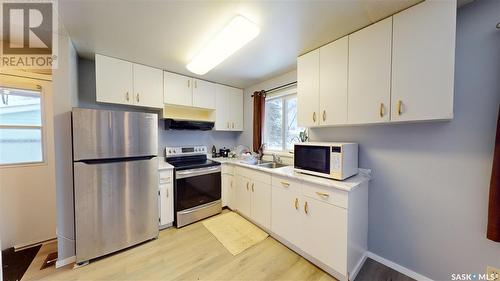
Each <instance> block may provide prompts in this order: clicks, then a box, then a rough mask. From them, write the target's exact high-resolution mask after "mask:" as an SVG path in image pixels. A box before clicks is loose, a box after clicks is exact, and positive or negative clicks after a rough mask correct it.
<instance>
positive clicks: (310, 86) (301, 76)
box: [297, 49, 320, 127]
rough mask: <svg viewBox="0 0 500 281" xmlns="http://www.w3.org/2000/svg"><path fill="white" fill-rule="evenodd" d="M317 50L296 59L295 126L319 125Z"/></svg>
mask: <svg viewBox="0 0 500 281" xmlns="http://www.w3.org/2000/svg"><path fill="white" fill-rule="evenodd" d="M319 52H320V51H319V49H317V50H314V51H312V52H309V53H307V54H305V55H302V56H300V57H299V58H298V59H297V105H299V106H298V107H297V125H298V126H300V127H314V126H317V125H318V124H319Z"/></svg>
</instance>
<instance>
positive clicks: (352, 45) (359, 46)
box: [347, 17, 392, 124]
mask: <svg viewBox="0 0 500 281" xmlns="http://www.w3.org/2000/svg"><path fill="white" fill-rule="evenodd" d="M391 46H392V17H390V18H387V19H384V20H382V21H379V22H377V23H375V24H373V25H370V26H368V27H365V28H363V29H361V30H360V31H357V32H355V33H353V34H351V35H349V84H348V100H349V102H348V110H347V113H348V122H349V123H353V124H364V123H379V122H387V121H389V120H390V112H389V110H390V100H391Z"/></svg>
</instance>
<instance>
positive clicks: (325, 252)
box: [299, 187, 347, 276]
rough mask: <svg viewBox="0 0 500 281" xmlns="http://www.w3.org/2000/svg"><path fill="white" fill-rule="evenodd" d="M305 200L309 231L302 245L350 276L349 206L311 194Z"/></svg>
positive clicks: (305, 219) (305, 220) (305, 214)
mask: <svg viewBox="0 0 500 281" xmlns="http://www.w3.org/2000/svg"><path fill="white" fill-rule="evenodd" d="M305 188H307V187H305ZM303 200H304V205H303V211H304V215H303V224H302V227H303V228H304V229H306V230H307V234H305V235H303V236H302V241H301V242H300V244H299V245H301V246H300V247H301V248H302V250H304V251H305V252H307V253H308V254H310V255H311V256H313V257H315V258H316V259H318V260H319V261H320V262H322V263H324V264H326V265H328V266H330V267H331V268H333V269H335V270H336V271H338V272H340V273H341V274H343V275H344V276H347V210H345V209H343V208H340V207H337V206H334V205H330V204H327V203H324V202H320V201H317V200H314V199H311V198H308V197H304V199H303ZM311 233H314V235H310V234H311Z"/></svg>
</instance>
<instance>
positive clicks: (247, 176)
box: [235, 168, 271, 229]
mask: <svg viewBox="0 0 500 281" xmlns="http://www.w3.org/2000/svg"><path fill="white" fill-rule="evenodd" d="M235 201H236V209H237V210H238V212H239V213H241V214H242V215H244V216H245V217H247V218H249V219H251V220H252V221H253V222H255V223H257V224H258V225H259V226H261V227H264V228H266V229H270V228H271V175H269V174H268V173H263V172H257V171H253V170H249V169H244V168H238V169H237V171H236V199H235Z"/></svg>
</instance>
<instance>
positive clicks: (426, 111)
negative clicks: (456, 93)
mask: <svg viewBox="0 0 500 281" xmlns="http://www.w3.org/2000/svg"><path fill="white" fill-rule="evenodd" d="M456 5H457V3H456V1H433V0H427V1H425V2H423V3H421V4H418V5H416V6H413V7H411V8H409V9H407V10H404V11H402V12H400V13H398V14H396V15H394V19H393V25H394V26H393V42H392V46H393V47H392V52H393V53H392V101H391V103H392V109H391V120H392V121H413V120H430V119H451V118H453V82H454V68H455V66H454V61H455V28H456V11H457V7H456Z"/></svg>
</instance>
